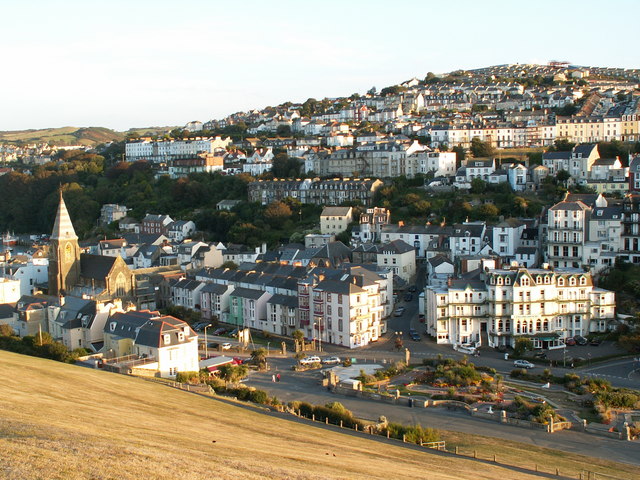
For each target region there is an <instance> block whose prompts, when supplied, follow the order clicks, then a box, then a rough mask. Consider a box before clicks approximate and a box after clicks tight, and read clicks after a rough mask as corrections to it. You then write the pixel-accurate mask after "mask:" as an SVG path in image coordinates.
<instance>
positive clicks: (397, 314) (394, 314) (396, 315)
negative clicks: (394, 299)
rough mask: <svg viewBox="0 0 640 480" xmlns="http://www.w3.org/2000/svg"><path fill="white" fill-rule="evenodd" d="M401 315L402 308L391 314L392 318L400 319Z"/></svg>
mask: <svg viewBox="0 0 640 480" xmlns="http://www.w3.org/2000/svg"><path fill="white" fill-rule="evenodd" d="M403 313H404V307H398V308H396V311H395V312H393V316H394V317H401V316H402V314H403Z"/></svg>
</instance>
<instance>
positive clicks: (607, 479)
mask: <svg viewBox="0 0 640 480" xmlns="http://www.w3.org/2000/svg"><path fill="white" fill-rule="evenodd" d="M290 413H292V414H293V415H295V416H296V417H298V418H301V419H305V420H308V421H310V422H312V423H320V424H323V425H327V426H332V427H337V428H339V429H347V428H348V429H349V430H351V431H353V432H359V433H361V434H362V435H366V436H377V437H380V436H381V437H382V438H385V435H384V434H382V433H376V432H375V428H374V426H373V425H369V426H365V427H364V428H362V427H358V424H357V423H356V424H355V425H354V427H353V429H351V428H349V427H345V426H344V424H343V422H342V421H340V423H339V424H332V423H330V422H329V419H328V418H325V419H324V420H320V419H316V417H315V415H313V414H312V415H311V417H307V416H305V415H302V414H301V413H300V411H297V412H290ZM529 423H533V422H529ZM559 423H560V422H559ZM564 423H569V422H564ZM537 425H541V427H542V428H546V425H542V424H537ZM386 439H387V440H389V441H396V442H398V443H402V444H406V443H408V442H407V439H406V436H404V435H403V438H401V439H398V438H393V437H390V436H389V431H388V430H387V431H386ZM411 445H416V446H420V447H423V448H424V449H425V451H427V450H435V451H437V452H438V453H439V454H442V455H450V456H456V457H464V458H467V459H474V460H476V461H478V462H482V463H484V464H495V465H499V466H502V467H504V468H506V469H511V470H516V471H519V472H523V473H529V474H533V475H538V476H541V477H546V478H557V479H565V480H570V479H575V480H623V479H622V478H620V477H614V476H611V475H607V474H604V473H600V472H592V471H589V470H582V471H573V472H569V471H566V470H562V471H561V470H560V469H559V468H557V467H550V466H547V465H538V464H536V463H534V464H533V465H532V464H528V465H515V464H512V463H507V462H505V461H501V458H500V455H499V454H497V453H493V454H487V453H484V454H483V453H482V452H478V451H477V450H473V451H467V452H463V451H462V450H461V449H460V448H459V447H457V446H456V447H455V448H454V449H453V450H447V446H446V442H445V441H438V442H421V443H419V444H414V443H411ZM434 454H435V452H434Z"/></svg>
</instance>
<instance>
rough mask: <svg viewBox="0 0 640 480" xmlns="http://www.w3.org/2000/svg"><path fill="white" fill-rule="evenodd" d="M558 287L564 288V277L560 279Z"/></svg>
mask: <svg viewBox="0 0 640 480" xmlns="http://www.w3.org/2000/svg"><path fill="white" fill-rule="evenodd" d="M558 286H559V287H564V278H562V277H560V278H558Z"/></svg>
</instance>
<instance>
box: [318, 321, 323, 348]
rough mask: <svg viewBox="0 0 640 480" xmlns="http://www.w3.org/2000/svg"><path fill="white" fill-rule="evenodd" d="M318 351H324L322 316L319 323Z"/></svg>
mask: <svg viewBox="0 0 640 480" xmlns="http://www.w3.org/2000/svg"><path fill="white" fill-rule="evenodd" d="M318 351H319V352H322V318H321V319H320V322H319V323H318Z"/></svg>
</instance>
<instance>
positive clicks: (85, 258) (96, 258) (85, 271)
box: [80, 253, 119, 281]
mask: <svg viewBox="0 0 640 480" xmlns="http://www.w3.org/2000/svg"><path fill="white" fill-rule="evenodd" d="M118 258H119V257H107V256H104V255H91V254H88V253H83V254H82V255H80V272H82V276H83V277H85V278H93V279H95V280H102V281H103V280H104V279H105V278H106V277H107V276H108V275H109V272H111V269H112V268H113V265H114V264H115V263H116V260H117V259H118Z"/></svg>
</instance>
